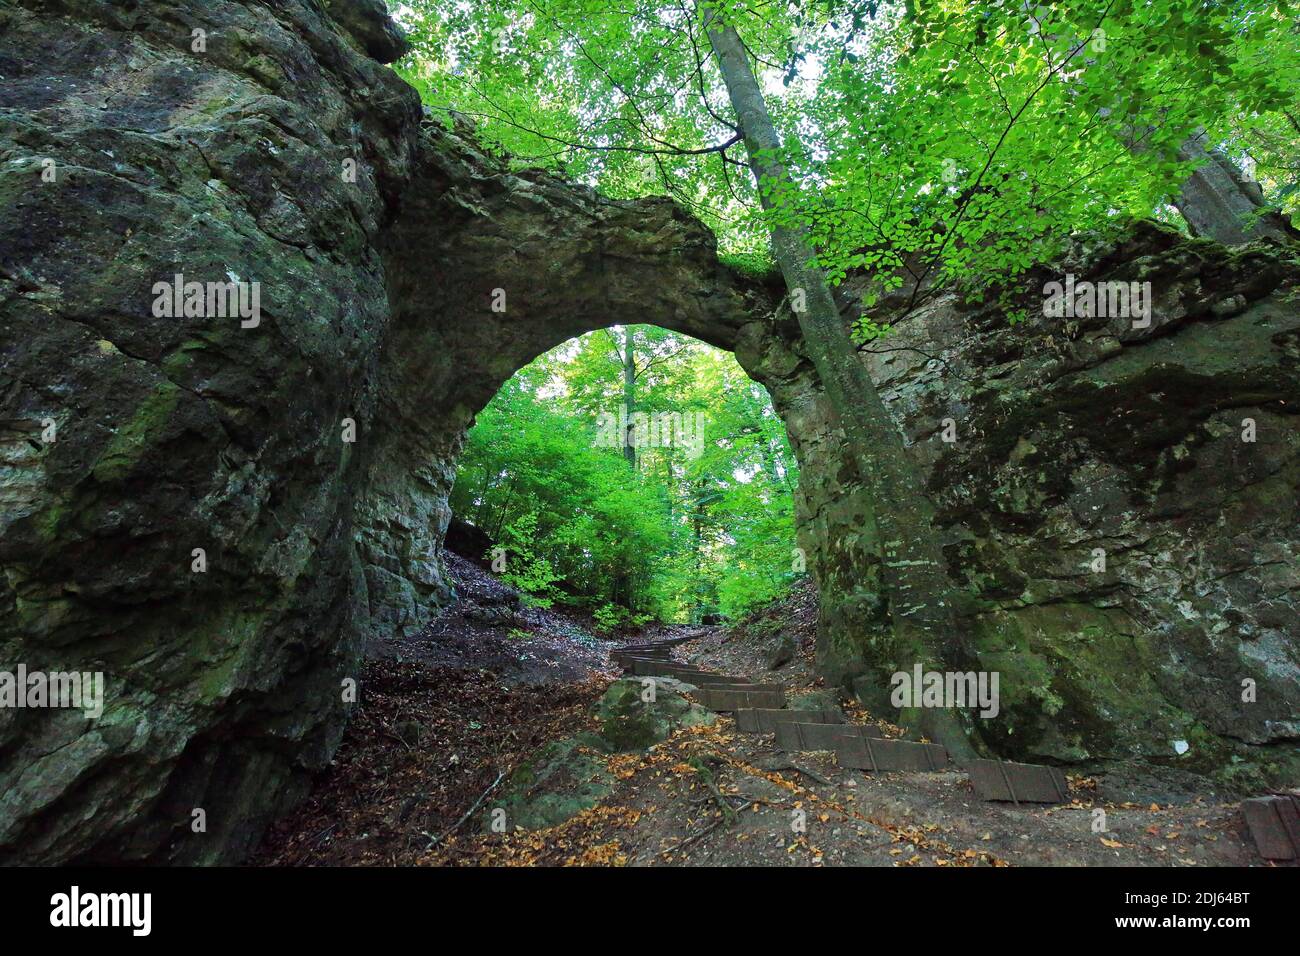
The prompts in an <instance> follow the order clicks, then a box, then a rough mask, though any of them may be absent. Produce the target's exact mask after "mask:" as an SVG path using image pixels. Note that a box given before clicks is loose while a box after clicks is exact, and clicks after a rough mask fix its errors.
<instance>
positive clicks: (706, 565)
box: [451, 326, 797, 632]
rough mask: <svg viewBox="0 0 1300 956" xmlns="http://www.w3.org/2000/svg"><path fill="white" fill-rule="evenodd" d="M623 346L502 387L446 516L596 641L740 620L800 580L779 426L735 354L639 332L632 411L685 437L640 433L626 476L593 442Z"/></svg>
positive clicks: (613, 340)
mask: <svg viewBox="0 0 1300 956" xmlns="http://www.w3.org/2000/svg"><path fill="white" fill-rule="evenodd" d="M623 336H624V333H623V331H622V330H615V331H613V332H607V331H600V332H593V333H591V334H589V335H585V336H583V337H582V338H580V339H575V340H574V341H572V342H569V343H566V344H565V345H562V346H560V347H559V348H557V349H555V350H553V351H552V352H550V353H548V354H547V355H544V356H542V357H541V358H539V359H538V360H537V361H535V362H534V363H532V364H531V365H529V366H528V367H527V368H525V369H522V370H521V371H520V372H519V373H518V374H517V375H516V376H515V377H514V378H513V379H511V381H510V382H508V383H507V384H506V386H505V387H504V388H503V389H502V390H501V392H500V393H499V394H498V395H497V397H496V398H495V399H493V401H492V402H491V403H490V404H489V405H488V407H487V408H486V409H484V411H483V412H482V414H480V415H479V417H478V422H477V424H476V425H475V427H474V428H473V429H472V430H471V431H470V433H469V437H468V441H467V444H466V448H465V452H464V455H463V458H462V462H461V468H460V473H459V475H458V477H457V481H456V486H455V488H454V489H453V492H452V497H451V504H452V508H453V510H454V511H455V512H456V513H457V514H459V515H461V516H462V517H465V518H467V519H469V520H470V521H472V522H474V523H475V524H476V525H478V526H479V527H480V528H482V529H483V530H484V531H486V532H487V533H488V534H489V535H491V536H492V537H493V538H494V539H495V540H496V541H497V542H498V543H499V544H500V545H502V546H503V547H505V548H506V552H507V559H506V571H505V572H504V574H503V577H504V578H505V579H506V580H507V581H509V582H510V583H511V584H513V585H514V586H516V587H518V588H520V589H521V590H522V591H524V592H525V593H526V594H529V595H531V596H532V599H533V600H534V601H536V602H539V603H550V602H553V601H557V600H558V601H564V602H568V603H582V604H588V605H590V606H591V607H592V608H594V615H595V618H596V622H597V627H598V629H600V630H602V631H605V632H610V631H613V630H616V629H618V628H621V627H625V626H635V625H637V624H640V623H644V622H645V620H647V619H648V617H649V616H653V617H657V618H660V619H663V620H675V621H686V620H691V619H697V618H698V617H699V616H700V615H701V614H703V613H708V612H711V611H717V610H721V611H723V612H725V613H727V614H733V615H734V614H739V613H741V612H742V611H743V610H744V609H746V608H748V607H750V606H752V605H753V604H755V603H757V602H761V601H763V600H766V599H767V598H768V597H770V596H772V595H773V594H775V593H777V592H778V591H779V590H780V589H782V588H783V587H785V586H786V585H788V583H789V582H790V581H791V580H793V578H794V576H795V573H794V571H793V570H791V569H792V566H793V565H792V561H791V552H792V549H793V547H794V518H793V506H792V500H791V499H792V494H793V489H794V487H795V482H796V480H797V479H796V476H795V467H794V462H793V455H792V454H791V452H790V448H789V445H788V443H787V441H786V438H785V430H784V427H783V426H782V424H781V422H780V420H779V419H778V418H777V417H776V415H775V413H774V412H773V410H772V406H771V402H770V400H769V399H768V396H767V393H766V392H765V391H764V390H763V388H762V387H761V386H759V385H757V384H756V383H754V382H753V381H751V380H750V379H749V378H748V377H747V376H746V375H745V374H744V372H742V371H741V369H740V368H739V366H737V365H736V362H735V359H734V358H732V357H731V356H730V355H728V354H726V353H724V352H719V351H718V350H717V349H713V348H711V347H709V346H706V345H704V344H702V343H700V342H697V341H695V340H693V339H687V338H684V337H682V336H679V335H675V334H672V333H669V332H666V331H664V330H663V329H659V328H653V327H648V326H635V327H633V328H632V340H633V351H634V356H635V367H636V410H637V412H639V413H641V414H642V415H644V416H645V420H646V421H648V422H653V421H655V420H656V417H658V418H659V420H662V421H671V422H672V423H674V425H676V424H683V425H685V426H687V427H683V428H681V429H677V430H671V431H669V430H660V431H656V430H655V429H649V430H648V431H647V432H646V433H637V432H634V436H636V437H637V438H638V440H642V439H649V440H650V444H649V445H643V446H641V447H637V449H636V452H637V454H636V465H635V468H633V467H632V466H631V465H630V464H629V463H628V461H627V460H626V458H625V456H624V450H623V448H622V447H621V445H618V444H614V445H610V444H609V443H602V440H603V439H604V438H605V437H607V436H608V435H609V434H610V433H611V429H610V428H609V423H610V422H611V421H615V422H617V421H618V419H619V415H620V410H621V406H622V402H623V398H624V395H623V387H624V386H623V361H622V353H621V349H622V346H623V344H624V342H625V339H624V337H623ZM669 416H671V417H669ZM613 432H614V433H615V434H617V435H618V437H619V439H620V440H621V431H620V429H618V428H615V429H613ZM663 439H667V442H664V441H663Z"/></svg>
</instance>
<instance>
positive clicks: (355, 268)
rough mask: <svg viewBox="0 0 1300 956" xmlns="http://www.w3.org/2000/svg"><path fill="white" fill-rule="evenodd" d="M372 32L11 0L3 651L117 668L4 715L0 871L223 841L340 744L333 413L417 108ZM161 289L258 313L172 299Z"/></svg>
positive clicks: (350, 664) (371, 308)
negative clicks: (98, 699) (240, 300)
mask: <svg viewBox="0 0 1300 956" xmlns="http://www.w3.org/2000/svg"><path fill="white" fill-rule="evenodd" d="M328 6H329V7H330V8H338V7H341V6H342V4H337V3H335V4H329V5H328ZM371 6H374V4H371ZM366 22H370V23H371V24H372V25H373V23H374V21H373V20H369V21H367V20H366V19H365V18H364V17H362V18H359V19H358V18H346V19H345V20H344V21H343V23H344V25H345V26H346V25H347V24H349V23H354V24H356V25H358V27H360V26H362V25H364V24H365V23H366ZM385 23H387V21H386V20H385ZM389 26H391V24H389ZM373 42H374V41H373V40H370V41H366V40H365V38H364V37H362V38H358V37H357V36H354V35H352V34H350V33H348V32H347V31H346V30H345V29H343V28H341V26H340V23H338V22H335V21H333V20H331V19H330V17H329V16H328V15H327V14H326V13H324V12H322V8H321V6H320V5H319V4H317V3H312V2H290V0H282V2H273V3H232V2H219V0H159V2H153V3H102V2H95V0H53V2H51V0H39V2H36V0H32V2H19V3H14V2H5V3H0V75H3V77H4V80H3V82H2V83H0V667H3V668H5V669H10V668H12V667H14V666H15V665H16V664H19V663H21V664H24V665H26V666H27V667H28V668H29V669H59V670H66V669H76V670H83V671H92V672H93V671H99V672H102V673H103V674H104V675H105V678H106V684H107V688H106V702H105V711H104V714H103V716H102V717H100V718H99V719H98V720H87V719H85V718H84V717H83V716H82V714H81V712H80V711H70V710H10V709H3V710H0V862H33V861H47V862H57V861H62V860H69V859H90V860H95V859H113V860H119V859H142V858H149V859H163V860H186V861H212V860H218V859H227V860H228V859H234V858H237V857H238V856H240V855H241V854H242V853H243V852H245V851H246V850H247V849H248V848H249V847H251V846H252V845H253V844H254V842H255V841H256V839H257V838H258V836H259V834H260V831H261V829H262V827H263V825H264V824H265V823H266V822H267V821H268V820H269V819H271V818H272V817H273V816H274V814H275V813H276V812H277V811H278V810H279V809H281V808H282V807H284V806H285V805H286V803H287V802H288V801H290V800H292V799H293V798H294V797H295V796H296V795H297V794H298V793H299V792H300V791H301V789H302V787H303V785H304V784H305V782H306V780H307V779H308V773H309V772H310V771H313V770H316V769H318V768H320V767H322V766H324V764H325V763H326V762H327V761H328V759H329V757H330V755H331V753H332V752H333V750H334V748H335V746H336V745H337V742H338V739H339V736H340V734H341V731H342V727H343V722H344V719H345V705H344V703H343V700H342V694H341V692H340V685H341V681H342V680H343V678H344V677H346V676H347V675H349V674H350V673H354V670H353V668H354V666H355V661H356V657H357V651H358V646H359V642H360V641H361V639H362V637H363V636H364V634H365V633H366V631H367V629H368V623H367V602H366V585H365V578H364V576H363V574H362V568H361V564H360V562H359V561H358V560H357V557H356V552H355V548H354V546H353V542H352V535H353V518H352V513H353V510H354V506H355V503H356V494H355V491H356V488H357V487H358V486H359V485H360V483H361V481H362V480H363V478H364V476H365V474H366V467H367V464H368V462H367V454H368V452H367V450H366V448H365V447H364V445H362V444H361V443H359V442H358V443H355V444H350V443H346V442H344V441H343V429H344V420H345V419H349V418H350V419H353V420H354V421H355V422H357V423H358V424H359V427H360V428H361V431H362V434H364V432H365V428H366V426H367V425H368V424H369V422H370V421H371V419H372V418H373V416H374V414H375V406H376V402H377V397H378V381H379V376H378V370H379V362H378V355H379V346H380V343H381V341H382V339H383V336H384V334H385V331H386V327H387V323H388V316H389V309H388V299H387V292H386V288H385V279H384V270H383V265H382V261H381V259H380V256H379V254H378V252H377V251H376V246H377V240H378V234H379V231H380V228H381V226H382V225H383V223H384V222H385V221H386V220H387V219H388V218H389V206H390V203H391V202H392V201H393V200H394V198H395V195H396V193H397V191H398V190H399V189H400V187H401V184H403V183H404V182H406V181H407V180H408V179H409V177H410V169H411V165H412V154H413V150H414V148H415V145H416V131H417V126H418V122H419V118H420V105H419V101H418V97H417V96H416V95H415V93H414V92H413V91H412V90H411V89H410V88H409V87H408V86H407V85H406V84H404V83H403V82H401V81H400V80H399V79H398V78H397V77H396V76H395V75H394V74H393V73H392V71H391V70H389V69H387V68H386V67H383V66H381V65H380V64H379V63H377V62H376V61H375V60H374V59H372V58H371V57H370V56H368V55H366V53H365V52H363V51H362V47H364V46H370V45H373ZM353 172H355V175H352V173H353ZM178 274H181V275H183V277H184V281H186V282H202V283H204V284H205V285H206V284H207V283H213V284H217V283H221V284H225V283H230V282H243V283H246V284H247V285H246V286H245V288H246V289H247V290H248V292H247V295H248V304H249V305H251V304H252V290H253V289H254V288H256V289H257V290H258V298H259V300H260V301H259V302H258V305H259V310H258V311H259V314H258V316H257V317H256V318H257V321H256V324H255V325H254V324H251V323H252V321H253V320H252V319H249V318H244V317H243V316H242V315H241V314H238V313H237V312H236V311H234V310H232V309H229V308H227V309H225V310H224V311H223V310H222V309H221V308H220V307H219V303H214V304H216V305H218V308H217V309H216V310H214V311H207V314H208V316H209V317H197V316H191V317H186V316H185V315H183V314H182V315H179V316H175V317H168V316H167V315H166V314H163V315H160V314H159V312H160V311H163V312H165V311H166V310H159V309H157V308H156V307H155V305H156V299H157V297H158V296H157V293H156V292H155V291H154V286H155V284H156V283H160V282H162V283H167V284H171V283H173V281H174V277H175V276H176V275H178ZM252 283H257V286H256V287H254V286H253V285H252ZM232 304H233V303H232ZM205 310H206V307H205ZM248 311H249V312H250V313H251V311H252V310H251V309H249V310H248ZM196 550H201V552H202V554H201V558H202V561H203V562H204V564H205V567H206V570H205V571H202V572H198V571H195V570H194V568H195V566H196V561H198V560H199V557H196V555H195V553H194V552H195V551H196ZM198 809H202V810H203V811H205V815H206V827H207V829H206V832H205V833H195V832H193V829H192V826H191V824H192V822H193V821H194V819H195V817H194V811H195V810H198Z"/></svg>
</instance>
